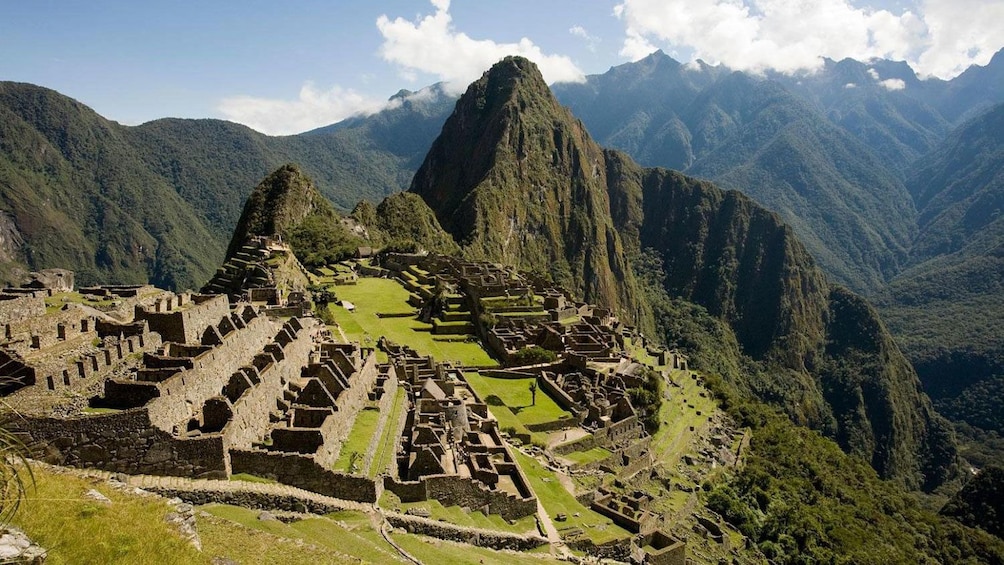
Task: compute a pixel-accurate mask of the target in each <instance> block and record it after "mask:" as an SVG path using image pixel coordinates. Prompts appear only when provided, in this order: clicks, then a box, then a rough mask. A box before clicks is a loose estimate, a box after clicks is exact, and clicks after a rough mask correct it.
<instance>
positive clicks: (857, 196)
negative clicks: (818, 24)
mask: <svg viewBox="0 0 1004 565" xmlns="http://www.w3.org/2000/svg"><path fill="white" fill-rule="evenodd" d="M555 93H556V95H557V97H558V99H559V100H561V102H562V103H563V104H567V105H568V106H569V107H570V108H571V110H572V111H573V112H574V113H575V114H576V116H579V117H580V118H581V119H582V120H583V122H584V123H585V124H586V126H587V127H588V128H589V129H590V131H594V128H595V130H596V132H595V133H596V135H597V139H598V140H599V142H600V143H602V144H604V145H610V146H612V147H614V148H617V149H621V150H623V151H626V152H628V153H629V154H630V155H631V156H632V157H634V158H635V159H637V160H638V162H639V163H641V164H642V165H645V166H659V167H669V168H674V169H678V170H681V171H684V172H687V173H688V174H691V175H694V176H698V177H701V178H707V179H710V180H712V181H714V182H715V183H716V184H719V185H720V186H723V187H726V188H734V189H737V190H740V191H742V192H744V193H746V194H748V195H749V196H752V197H753V198H754V200H756V201H757V202H759V203H760V204H762V205H764V206H766V207H767V208H769V209H771V210H774V211H776V212H778V213H779V214H780V215H781V217H782V218H783V219H784V220H785V222H787V223H788V224H789V225H791V226H792V227H794V228H795V231H796V232H797V233H798V234H799V237H800V239H801V240H802V241H803V242H804V243H805V245H806V246H807V247H808V249H809V251H810V252H811V253H812V254H813V256H814V257H816V259H817V260H818V261H819V262H820V265H821V266H822V267H823V269H824V270H825V271H826V272H827V273H828V274H829V275H830V276H833V277H835V279H836V280H837V281H838V282H841V283H843V284H846V285H849V286H851V287H852V288H854V289H856V290H859V291H867V290H873V289H876V288H878V287H880V286H881V285H882V283H883V281H884V280H885V278H886V277H887V276H890V275H891V274H893V273H895V272H896V271H897V270H898V268H899V266H900V264H901V263H902V260H903V258H904V257H905V254H906V249H907V247H908V245H909V242H910V238H911V236H912V223H913V218H914V216H915V212H914V210H913V208H912V205H911V203H910V198H909V195H908V194H907V193H906V191H905V189H904V187H903V185H902V181H901V180H900V179H898V178H897V176H896V175H895V174H894V172H893V170H889V169H886V166H885V165H884V163H883V162H882V160H881V159H880V157H879V154H876V153H875V152H873V150H872V149H871V148H869V147H866V146H865V144H864V143H863V142H862V141H861V140H860V139H857V138H855V136H853V135H852V134H850V133H848V131H847V130H845V129H844V128H842V127H841V126H840V124H834V123H832V122H831V121H830V120H828V119H827V116H826V115H825V114H824V113H823V112H822V111H820V109H817V107H815V104H814V101H813V100H812V99H811V97H810V96H809V94H811V93H806V92H804V91H803V92H801V93H800V94H801V95H799V94H796V93H795V92H793V91H792V90H790V89H789V88H787V87H786V85H784V84H783V83H781V82H779V81H778V80H768V79H765V78H758V77H755V76H753V75H749V74H746V73H739V72H730V71H729V70H728V69H725V68H722V67H709V66H707V65H700V66H694V65H681V64H679V63H677V62H676V61H674V60H673V59H671V58H670V57H668V56H667V55H665V54H663V53H662V52H656V53H653V54H652V55H649V56H648V57H646V58H645V59H642V60H641V61H638V62H636V63H630V64H627V65H622V66H620V67H616V68H613V69H611V70H610V71H608V72H607V73H605V74H603V75H594V76H590V77H587V81H586V83H585V84H581V85H573V84H570V85H556V86H555ZM612 100H618V103H617V104H612V103H611V101H612ZM614 107H616V108H617V109H616V110H614V109H612V108H614ZM831 117H832V115H831ZM929 143H930V144H933V142H929ZM927 147H928V146H924V148H925V149H926V148H927Z"/></svg>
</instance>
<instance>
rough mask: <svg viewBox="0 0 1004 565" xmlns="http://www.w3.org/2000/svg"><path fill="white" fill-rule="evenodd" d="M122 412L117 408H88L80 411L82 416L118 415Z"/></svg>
mask: <svg viewBox="0 0 1004 565" xmlns="http://www.w3.org/2000/svg"><path fill="white" fill-rule="evenodd" d="M121 411H122V410H121V409H119V408H94V407H92V406H88V407H86V408H84V409H83V410H81V412H83V413H84V414H118V413H119V412H121Z"/></svg>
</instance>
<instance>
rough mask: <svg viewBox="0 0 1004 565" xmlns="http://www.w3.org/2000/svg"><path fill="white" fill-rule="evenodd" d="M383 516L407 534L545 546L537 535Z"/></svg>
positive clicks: (518, 547)
mask: <svg viewBox="0 0 1004 565" xmlns="http://www.w3.org/2000/svg"><path fill="white" fill-rule="evenodd" d="M386 518H387V521H388V522H390V524H391V525H392V526H394V527H395V528H401V529H402V530H407V531H408V533H412V534H421V535H425V536H431V537H434V538H439V539H444V540H449V541H456V542H460V543H468V544H471V545H476V546H479V547H487V548H490V549H509V550H512V551H530V550H531V549H535V548H538V547H540V546H542V545H547V540H546V539H544V538H542V537H540V536H538V535H525V534H524V535H520V534H512V533H506V532H497V531H490V530H482V529H478V528H465V527H463V526H457V525H453V524H449V523H446V522H440V521H438V520H431V519H429V518H422V517H420V516H408V515H405V514H399V513H397V512H387V513H386Z"/></svg>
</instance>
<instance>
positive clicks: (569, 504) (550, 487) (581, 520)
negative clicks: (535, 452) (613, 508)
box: [516, 451, 631, 544]
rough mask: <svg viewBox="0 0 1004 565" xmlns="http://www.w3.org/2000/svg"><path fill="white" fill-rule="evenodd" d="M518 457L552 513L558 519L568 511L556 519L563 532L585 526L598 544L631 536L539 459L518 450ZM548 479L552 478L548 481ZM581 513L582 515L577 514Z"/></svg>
mask: <svg viewBox="0 0 1004 565" xmlns="http://www.w3.org/2000/svg"><path fill="white" fill-rule="evenodd" d="M516 461H517V463H519V466H520V468H521V469H523V472H524V473H525V474H526V476H527V478H529V480H530V486H531V487H533V492H534V493H535V494H536V495H537V499H538V500H540V503H541V504H543V505H544V509H545V510H547V514H548V516H550V517H551V519H552V520H554V517H555V516H556V515H558V514H562V513H563V514H565V515H566V516H567V517H568V519H567V520H566V521H565V522H554V527H556V528H558V531H559V532H560V531H561V530H562V529H564V528H572V527H577V528H581V529H582V531H583V532H584V533H585V535H586V536H587V537H589V539H591V540H592V541H593V543H596V544H602V543H606V542H608V541H613V540H616V539H622V538H625V537H630V536H631V533H630V532H628V531H627V530H625V529H623V528H621V527H620V526H618V525H616V524H614V523H613V522H612V521H611V520H610V519H609V518H607V517H605V516H602V515H600V514H597V513H596V512H594V511H593V510H590V509H589V508H586V507H585V506H583V505H582V504H580V503H579V501H578V500H575V497H574V496H572V494H571V493H570V492H568V491H567V490H565V487H563V486H562V485H561V483H560V482H559V481H558V478H557V477H556V476H555V475H554V473H552V472H551V471H548V470H547V469H545V468H544V467H543V466H542V465H541V464H540V463H539V462H538V461H537V460H536V459H534V458H532V457H529V456H527V455H524V454H523V453H522V452H519V451H517V452H516ZM544 479H549V480H547V481H545V480H544ZM576 513H578V514H579V516H575V514H576Z"/></svg>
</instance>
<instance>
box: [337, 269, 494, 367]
mask: <svg viewBox="0 0 1004 565" xmlns="http://www.w3.org/2000/svg"><path fill="white" fill-rule="evenodd" d="M332 290H333V291H334V292H335V294H336V295H337V297H338V301H339V302H338V303H337V304H335V303H332V304H329V305H328V308H329V311H330V312H331V313H332V314H333V315H334V318H335V320H336V321H337V322H338V325H339V326H340V327H341V330H342V334H344V336H345V339H347V340H348V341H350V342H351V341H358V342H359V343H361V344H363V345H364V346H371V347H372V346H374V345H376V342H377V340H378V339H380V337H381V336H384V337H386V338H387V339H389V340H391V341H393V342H394V343H397V344H401V345H407V346H409V347H411V348H412V349H414V350H415V351H417V352H418V353H419V354H420V355H432V356H433V357H435V358H436V360H437V361H445V362H453V363H460V364H461V365H465V366H474V367H495V366H497V365H498V363H497V362H496V361H495V360H494V359H492V358H491V357H490V356H489V355H488V353H487V352H485V350H484V349H482V348H481V345H480V344H479V343H478V342H477V341H468V339H467V337H466V336H455V335H450V336H446V335H442V336H441V335H434V334H433V333H432V324H426V323H423V322H421V321H419V320H418V319H416V318H415V314H417V312H415V309H414V308H413V307H412V306H411V305H410V304H408V291H407V290H405V289H404V287H402V286H401V284H400V283H398V282H397V281H395V280H393V279H378V278H360V279H359V282H358V283H357V284H354V285H344V286H337V287H333V288H332ZM341 301H348V302H351V303H352V304H353V305H354V306H355V311H354V312H349V311H348V310H346V309H345V308H343V307H342V306H341V305H340V304H341ZM378 314H383V315H384V316H383V317H381V316H378ZM407 314H412V315H410V316H408V315H407ZM395 315H397V316H395ZM335 335H336V336H337V335H338V332H335Z"/></svg>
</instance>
